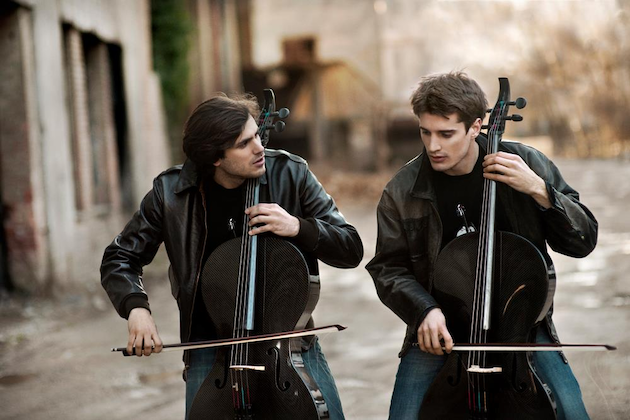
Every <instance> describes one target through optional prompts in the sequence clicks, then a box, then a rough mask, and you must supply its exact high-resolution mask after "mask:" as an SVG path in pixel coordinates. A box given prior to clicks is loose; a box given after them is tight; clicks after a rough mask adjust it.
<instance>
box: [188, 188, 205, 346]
mask: <svg viewBox="0 0 630 420" xmlns="http://www.w3.org/2000/svg"><path fill="white" fill-rule="evenodd" d="M199 192H200V193H201V203H202V205H203V226H204V229H205V234H204V237H203V246H202V247H201V258H200V259H199V268H198V269H197V275H196V276H195V288H194V289H193V299H192V305H191V307H190V314H189V316H188V319H189V321H188V336H187V337H186V341H189V340H190V334H191V332H192V321H193V319H192V316H193V311H194V310H195V300H196V299H197V285H198V284H199V277H200V276H201V270H202V268H203V267H202V264H203V255H204V254H205V252H206V242H208V214H207V213H208V209H207V206H206V196H205V194H204V192H203V182H201V183H200V184H199Z"/></svg>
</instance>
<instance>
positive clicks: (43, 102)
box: [0, 0, 170, 293]
mask: <svg viewBox="0 0 630 420" xmlns="http://www.w3.org/2000/svg"><path fill="white" fill-rule="evenodd" d="M0 57H2V60H1V61H0V91H1V92H2V94H0V200H1V203H2V206H1V210H0V220H1V221H2V224H1V225H0V227H1V229H0V280H1V283H0V288H7V287H8V286H9V285H10V284H13V285H14V286H16V287H18V288H20V289H23V290H26V291H30V292H35V293H41V292H44V293H45V292H55V291H63V290H64V288H70V287H74V286H75V285H76V284H78V283H81V282H83V283H84V284H87V283H91V282H93V281H95V280H96V279H97V278H98V267H99V265H100V259H101V257H102V252H103V249H104V247H105V246H106V245H107V244H108V243H109V242H110V241H111V240H112V238H113V236H114V234H115V233H116V232H118V231H119V230H120V229H121V228H122V226H123V223H124V222H125V220H124V218H123V217H122V216H123V209H124V208H125V207H127V208H131V207H135V206H136V205H137V203H138V202H139V200H140V199H141V197H142V196H143V195H144V194H145V193H146V191H147V190H148V189H149V188H150V187H151V180H152V178H153V177H154V176H155V175H157V174H158V173H159V172H160V171H161V170H163V169H164V168H166V167H167V166H168V165H169V163H170V159H169V155H168V152H167V150H168V149H167V142H166V136H165V130H164V123H163V111H162V105H161V93H160V87H159V81H158V78H157V76H156V74H155V73H154V71H153V65H152V59H151V32H150V8H149V0H134V1H126V0H110V1H99V0H55V1H50V0H15V1H3V2H1V3H0ZM86 279H87V280H86Z"/></svg>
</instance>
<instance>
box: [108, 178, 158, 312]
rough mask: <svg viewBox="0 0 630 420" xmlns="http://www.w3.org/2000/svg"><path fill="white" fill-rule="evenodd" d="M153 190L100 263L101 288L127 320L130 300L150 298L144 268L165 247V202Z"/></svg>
mask: <svg viewBox="0 0 630 420" xmlns="http://www.w3.org/2000/svg"><path fill="white" fill-rule="evenodd" d="M157 191H158V189H157V188H155V181H154V188H153V189H152V190H151V191H150V192H149V193H148V194H147V195H146V196H145V197H144V199H143V200H142V203H141V204H140V209H139V210H138V211H137V212H136V213H135V214H134V215H133V217H132V218H131V220H130V221H129V223H127V225H126V226H125V228H124V229H123V231H122V232H121V233H120V234H119V235H118V236H116V238H114V241H113V242H112V243H111V244H110V245H109V246H108V247H107V248H105V253H104V255H103V261H102V263H101V284H102V285H103V288H104V289H105V291H106V292H107V294H108V296H109V298H110V300H111V301H112V303H113V305H114V307H115V308H116V311H118V314H119V315H120V316H121V317H123V318H127V316H128V311H129V309H131V308H127V305H126V304H125V303H126V302H127V300H131V299H133V300H134V301H135V302H138V301H142V300H145V301H146V302H147V303H146V306H145V305H138V304H135V306H145V307H147V308H148V297H147V294H146V291H145V290H144V286H143V284H142V272H143V267H144V266H145V265H147V264H149V263H150V262H151V261H152V260H153V258H154V257H155V254H156V253H157V251H158V249H159V247H160V244H161V243H162V205H161V203H162V200H161V199H160V197H159V194H158V193H157Z"/></svg>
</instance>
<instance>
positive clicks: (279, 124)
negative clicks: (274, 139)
mask: <svg viewBox="0 0 630 420" xmlns="http://www.w3.org/2000/svg"><path fill="white" fill-rule="evenodd" d="M283 109H286V108H283ZM285 126H286V124H285V123H284V121H276V123H275V124H274V125H273V129H274V130H275V131H276V133H280V132H282V131H283V130H284V127H285Z"/></svg>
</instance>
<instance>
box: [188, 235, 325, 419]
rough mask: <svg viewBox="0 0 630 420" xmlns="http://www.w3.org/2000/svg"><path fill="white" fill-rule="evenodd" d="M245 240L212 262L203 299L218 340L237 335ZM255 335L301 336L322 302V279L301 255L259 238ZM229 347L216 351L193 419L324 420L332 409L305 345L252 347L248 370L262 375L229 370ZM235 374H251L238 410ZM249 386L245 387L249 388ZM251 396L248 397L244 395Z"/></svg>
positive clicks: (232, 244) (220, 252)
mask: <svg viewBox="0 0 630 420" xmlns="http://www.w3.org/2000/svg"><path fill="white" fill-rule="evenodd" d="M240 250H241V238H235V239H232V240H230V241H228V242H225V243H224V244H222V245H221V246H219V247H218V248H217V249H216V250H215V251H214V252H213V253H212V254H211V255H210V257H209V258H208V261H207V262H206V264H205V266H204V269H203V272H202V278H201V280H200V284H201V292H202V293H203V295H202V296H203V299H204V303H205V305H206V307H207V308H208V309H209V313H210V317H211V319H212V322H213V323H214V326H215V330H216V332H217V336H218V338H229V337H231V336H232V331H233V323H234V313H235V312H236V310H237V308H235V304H234V303H235V302H236V301H237V296H236V295H237V293H238V290H239V288H238V284H237V283H238V282H237V279H238V277H239V276H238V269H239V267H238V265H237V264H229V262H230V261H231V260H233V259H234V258H237V259H238V255H239V254H240ZM257 272H258V285H257V288H256V303H255V308H256V309H255V311H256V323H255V330H254V334H255V335H258V334H266V333H276V332H283V331H292V330H299V329H303V328H304V327H305V326H306V323H307V322H308V320H309V318H310V315H311V312H312V311H313V309H314V308H315V305H316V303H317V300H318V299H319V278H318V277H317V276H313V275H310V274H309V271H308V266H307V263H306V261H305V260H304V257H303V255H302V254H301V253H300V252H299V250H298V249H297V248H296V247H295V246H294V245H292V244H291V243H289V242H287V241H285V240H282V239H279V238H276V237H272V236H266V237H262V238H260V242H259V258H258V270H257ZM234 347H237V346H231V347H227V348H223V349H221V350H219V351H218V353H217V359H216V361H215V363H214V365H213V369H212V371H211V372H210V373H209V374H208V376H207V377H206V379H205V381H204V383H203V384H202V385H201V388H200V389H199V391H198V392H197V395H196V397H195V400H194V401H193V405H192V407H191V412H190V417H189V418H190V419H191V420H198V419H208V418H211V419H213V420H214V419H217V420H223V419H225V420H227V419H249V418H255V419H269V420H271V419H277V420H290V419H296V418H300V419H314V420H315V419H326V418H328V417H329V416H328V408H327V406H326V403H325V402H324V399H323V397H322V394H321V391H320V390H319V387H318V385H317V383H316V382H315V381H314V380H313V379H312V378H311V377H310V376H309V374H308V372H307V371H306V368H305V367H304V363H303V361H302V356H301V353H302V346H301V339H300V338H292V339H283V340H276V341H266V342H261V343H252V344H248V351H247V353H248V354H247V361H246V362H245V363H246V364H247V365H251V366H257V367H264V371H257V370H252V371H249V372H248V371H238V370H235V369H231V368H230V366H231V365H232V364H233V363H235V362H236V360H234V359H233V358H232V357H231V354H232V352H233V351H234V350H237V351H238V350H239V349H234ZM231 375H247V376H248V378H247V379H246V380H245V381H246V382H247V384H248V386H247V389H244V388H243V389H238V390H236V391H237V392H236V394H238V395H239V396H240V397H241V399H242V401H245V402H244V403H240V404H239V403H238V402H237V405H239V407H240V408H238V409H237V408H235V402H234V394H235V393H234V392H233V391H234V390H233V384H232V382H231ZM245 381H239V383H244V382H245ZM245 393H247V395H244V394H245Z"/></svg>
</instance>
